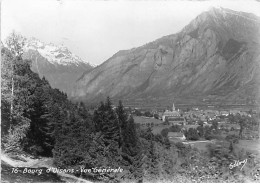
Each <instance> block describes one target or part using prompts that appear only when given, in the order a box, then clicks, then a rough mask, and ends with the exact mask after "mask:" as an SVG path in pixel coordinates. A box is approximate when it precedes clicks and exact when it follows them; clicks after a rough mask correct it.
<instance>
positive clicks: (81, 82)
mask: <svg viewBox="0 0 260 186" xmlns="http://www.w3.org/2000/svg"><path fill="white" fill-rule="evenodd" d="M172 26H173V27H174V25H172ZM259 28H260V18H259V17H257V16H255V15H253V14H249V13H244V12H236V11H233V10H229V9H223V8H212V9H210V10H209V11H207V12H203V13H202V14H200V15H199V16H197V17H196V18H195V19H194V20H193V21H191V22H190V23H189V24H188V25H187V26H186V27H185V28H183V29H182V30H181V31H180V32H179V33H176V34H173V35H168V36H165V37H162V38H160V39H157V40H155V41H153V42H150V43H148V44H145V45H143V46H141V47H138V48H133V49H130V50H124V51H119V52H117V53H116V54H114V55H113V56H112V57H111V58H109V59H108V60H107V61H105V62H104V63H103V64H101V65H99V66H98V67H95V68H92V69H91V67H90V66H87V67H86V68H88V69H87V70H86V72H85V73H84V74H83V75H82V76H81V77H80V78H79V79H78V80H77V82H76V84H75V87H74V88H73V90H72V92H71V94H70V95H71V96H72V99H73V100H81V101H85V102H88V103H94V102H98V101H100V100H101V99H104V98H105V97H106V96H110V97H111V98H113V99H122V100H124V101H125V102H129V103H131V102H132V103H136V104H157V105H161V104H162V105H167V104H172V101H173V100H175V102H177V103H180V104H181V103H183V104H196V103H207V104H256V103H257V102H258V103H260V102H259V93H260V92H259V88H260V86H259V85H260V81H259V80H260V73H259V72H260V37H259V36H260V30H259ZM39 52H40V51H39ZM97 55H98V54H97ZM57 56H58V55H57ZM82 64H83V63H82ZM34 68H35V67H34Z"/></svg>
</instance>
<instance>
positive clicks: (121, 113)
mask: <svg viewBox="0 0 260 186" xmlns="http://www.w3.org/2000/svg"><path fill="white" fill-rule="evenodd" d="M116 114H117V118H118V123H119V130H120V131H119V133H120V144H119V148H121V146H122V143H123V131H125V130H126V127H127V113H126V112H125V110H124V106H123V104H122V101H121V100H120V101H119V103H118V107H117V108H116Z"/></svg>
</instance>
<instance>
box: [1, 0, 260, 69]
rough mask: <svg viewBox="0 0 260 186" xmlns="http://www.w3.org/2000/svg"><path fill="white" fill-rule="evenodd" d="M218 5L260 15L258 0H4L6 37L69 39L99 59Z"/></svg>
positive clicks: (83, 54) (85, 55) (75, 48)
mask: <svg viewBox="0 0 260 186" xmlns="http://www.w3.org/2000/svg"><path fill="white" fill-rule="evenodd" d="M213 6H215V7H223V8H230V9H233V10H237V11H244V12H250V13H254V14H256V15H258V16H260V2H258V1H254V0H209V1H205V0H203V1H185V0H175V1H167V0H164V1H163V0H161V1H160V0H159V1H158V0H157V1H155V0H154V1H150V0H146V1H145V0H143V1H130V0H129V1H120V0H117V1H113V0H111V1H93V0H92V1H90V0H2V2H1V40H2V41H3V42H4V41H5V39H6V37H7V36H8V35H9V34H10V33H11V32H12V31H13V30H15V31H16V32H18V33H20V34H22V35H23V36H25V37H35V38H37V39H39V40H41V41H43V42H45V43H54V44H56V45H61V44H63V45H65V46H66V47H67V48H68V49H69V50H70V51H71V52H73V53H75V54H76V55H78V56H79V57H80V58H81V59H83V60H85V61H87V62H90V63H92V64H95V65H98V64H101V63H102V62H104V61H105V60H107V59H108V58H110V57H111V56H112V55H113V54H115V53H116V52H118V51H119V50H126V49H131V48H134V47H138V46H142V45H144V44H146V43H149V42H151V41H153V40H156V39H158V38H160V37H162V36H165V35H170V34H174V33H177V32H179V31H180V30H181V29H182V28H183V27H184V26H186V25H187V24H188V23H189V22H190V21H191V20H192V19H194V18H195V17H196V16H197V15H199V14H200V13H202V12H203V11H207V10H208V9H209V8H210V7H213Z"/></svg>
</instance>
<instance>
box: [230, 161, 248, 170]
mask: <svg viewBox="0 0 260 186" xmlns="http://www.w3.org/2000/svg"><path fill="white" fill-rule="evenodd" d="M246 162H247V159H245V160H243V161H239V160H235V162H234V164H233V163H231V164H230V165H229V168H230V169H233V168H235V167H238V166H240V165H242V167H241V169H240V170H242V169H243V167H244V166H245V164H246Z"/></svg>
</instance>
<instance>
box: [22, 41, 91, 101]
mask: <svg viewBox="0 0 260 186" xmlns="http://www.w3.org/2000/svg"><path fill="white" fill-rule="evenodd" d="M23 58H25V59H31V60H32V67H31V68H32V71H34V72H36V73H38V74H39V75H40V77H43V76H44V77H45V78H46V79H47V80H48V81H49V83H50V85H51V86H52V87H53V88H58V89H60V90H61V91H63V92H65V93H67V94H68V96H70V93H71V92H72V89H73V84H74V83H75V81H76V80H77V79H78V78H80V77H81V75H82V74H83V72H86V71H88V70H91V69H92V68H93V66H92V65H90V64H89V63H86V62H85V61H83V60H81V59H80V58H79V57H78V56H76V55H74V54H72V53H71V52H70V51H69V50H68V49H67V48H66V47H64V46H55V45H54V44H45V43H43V42H41V41H39V40H37V39H35V38H30V39H26V42H25V52H24V54H23Z"/></svg>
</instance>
